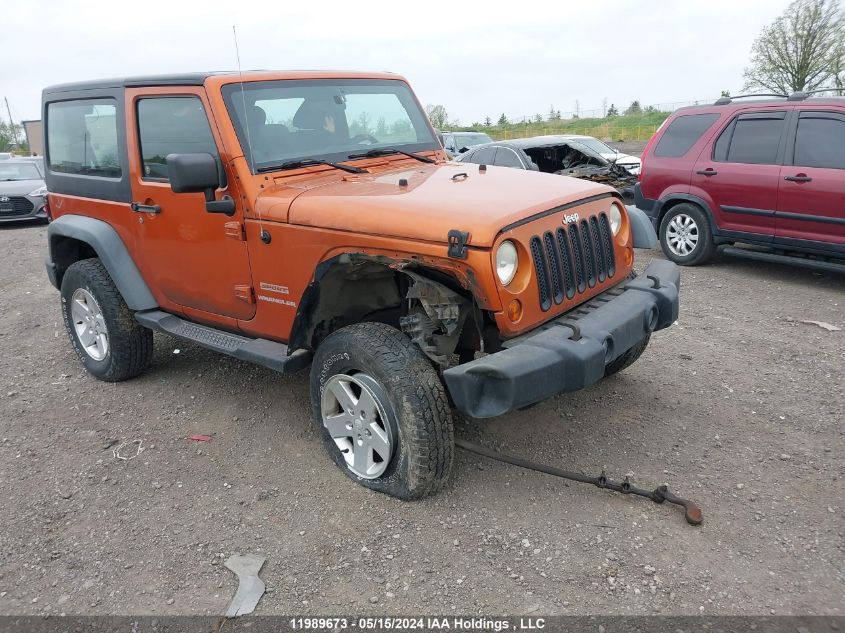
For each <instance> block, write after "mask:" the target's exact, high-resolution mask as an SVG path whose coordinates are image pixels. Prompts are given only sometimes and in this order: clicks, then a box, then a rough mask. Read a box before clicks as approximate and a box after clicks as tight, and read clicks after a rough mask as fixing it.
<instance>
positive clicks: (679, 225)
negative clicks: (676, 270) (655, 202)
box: [660, 203, 716, 266]
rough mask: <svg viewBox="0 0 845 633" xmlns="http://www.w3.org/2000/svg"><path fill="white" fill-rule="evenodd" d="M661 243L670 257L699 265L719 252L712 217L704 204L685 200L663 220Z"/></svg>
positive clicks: (678, 262)
mask: <svg viewBox="0 0 845 633" xmlns="http://www.w3.org/2000/svg"><path fill="white" fill-rule="evenodd" d="M660 245H661V246H662V247H663V253H664V254H665V255H666V257H668V258H669V259H670V260H672V261H673V262H675V263H676V264H680V265H682V266H697V265H699V264H704V263H705V262H707V261H709V260H710V259H712V257H713V255H714V254H715V253H716V244H715V243H714V242H713V231H712V229H711V227H710V219H709V218H708V217H707V214H706V213H704V211H702V210H701V208H700V207H698V206H696V205H694V204H688V203H683V204H679V205H677V206H674V207H672V208H671V209H670V210H669V212H668V213H667V214H666V215H665V216H664V217H663V221H662V222H661V223H660Z"/></svg>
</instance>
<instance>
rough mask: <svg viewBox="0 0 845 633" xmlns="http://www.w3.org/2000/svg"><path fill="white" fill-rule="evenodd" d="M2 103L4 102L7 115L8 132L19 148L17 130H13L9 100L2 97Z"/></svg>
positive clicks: (13, 124)
mask: <svg viewBox="0 0 845 633" xmlns="http://www.w3.org/2000/svg"><path fill="white" fill-rule="evenodd" d="M3 101H5V102H6V112H7V113H8V114H9V131H10V132H11V133H12V138H13V139H15V145H17V146H18V147H20V143H18V130H17V129H16V128H15V122H14V121H12V109H11V108H10V107H9V98H8V97H3Z"/></svg>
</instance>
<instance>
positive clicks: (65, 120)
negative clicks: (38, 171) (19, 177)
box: [47, 98, 122, 178]
mask: <svg viewBox="0 0 845 633" xmlns="http://www.w3.org/2000/svg"><path fill="white" fill-rule="evenodd" d="M47 154H48V156H49V166H50V169H51V170H52V171H54V172H57V173H62V174H74V175H80V176H103V177H107V178H120V177H121V174H122V170H121V167H120V154H119V151H118V142H117V102H116V101H115V100H114V99H110V98H100V99H77V100H74V101H59V102H55V103H51V104H49V105H48V106H47Z"/></svg>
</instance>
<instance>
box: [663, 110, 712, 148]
mask: <svg viewBox="0 0 845 633" xmlns="http://www.w3.org/2000/svg"><path fill="white" fill-rule="evenodd" d="M718 119H719V114H717V113H712V114H682V115H681V116H679V117H677V118H675V120H673V121H672V122H671V123H670V124H669V126H668V127H667V128H666V131H665V132H664V133H663V136H661V137H660V140H659V141H658V142H657V147H655V148H654V155H655V156H662V157H665V158H677V157H680V156H683V155H685V154H686V153H687V152H688V151H690V149H691V148H692V146H693V145H695V144H696V142H697V141H698V139H700V138H701V136H702V135H703V134H704V133H705V132H706V131H707V130H709V129H710V127H711V126H712V125H713V124H714V123H715V122H716V121H717V120H718Z"/></svg>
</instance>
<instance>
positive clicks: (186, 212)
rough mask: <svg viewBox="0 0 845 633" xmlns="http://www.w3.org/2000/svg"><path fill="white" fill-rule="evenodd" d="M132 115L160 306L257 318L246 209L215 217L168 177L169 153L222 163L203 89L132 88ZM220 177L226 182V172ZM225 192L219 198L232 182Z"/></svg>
mask: <svg viewBox="0 0 845 633" xmlns="http://www.w3.org/2000/svg"><path fill="white" fill-rule="evenodd" d="M126 109H127V113H126V120H127V128H128V129H129V130H132V133H130V135H129V139H128V143H127V145H128V150H129V160H130V171H131V181H132V200H133V207H134V208H135V209H137V210H136V212H135V215H136V216H137V224H136V229H137V233H136V235H137V244H138V253H139V257H140V260H141V261H139V262H138V263H139V265H140V268H141V270H142V272H143V275H144V277H145V278H146V279H147V281H148V283H149V284H150V286H151V289H152V290H153V292H154V293H155V294H156V295H157V296H158V297H159V301H161V300H162V298H163V299H164V302H162V308H164V309H167V310H171V311H177V312H182V313H188V315H189V316H192V317H194V318H197V319H199V320H202V319H203V318H205V319H206V320H210V321H218V322H219V321H220V319H219V318H218V317H221V316H222V317H230V318H231V319H240V320H245V319H250V318H252V316H253V315H254V314H255V302H254V298H253V293H252V280H251V272H250V265H249V255H248V252H247V246H246V242H245V241H244V239H243V232H242V229H241V226H242V222H243V208H242V207H241V205H240V204H237V208H236V211H235V215H234V216H232V217H228V216H225V215H221V214H211V213H208V212H207V211H206V209H205V198H204V197H203V194H201V193H174V192H173V190H172V189H171V188H170V182H169V180H168V177H167V162H166V157H167V155H168V154H183V153H198V152H202V153H209V154H212V155H213V156H214V157H216V158H217V160H218V162H220V160H221V159H220V149H221V148H222V144H221V141H220V137H219V134H218V132H217V129H216V126H215V125H214V124H213V120H212V121H209V117H208V115H207V113H208V112H209V108H208V104H207V102H206V96H205V92H204V90H203V89H202V88H201V87H196V88H193V87H181V86H180V87H179V88H178V94H174V92H173V89H172V88H171V89H170V91H169V92H167V93H166V94H165V93H162V92H161V88H138V89H129V90H127V91H126ZM221 164H222V163H221ZM221 175H223V177H224V178H225V173H224V170H223V169H221ZM229 185H231V183H229ZM222 188H223V189H224V191H218V198H219V197H220V195H221V194H225V193H226V188H227V183H225V182H224V183H223V185H222ZM230 195H231V194H230ZM232 197H233V198H234V199H235V200H238V199H239V196H234V195H233V196H232ZM162 296H163V297H162ZM231 324H232V325H234V323H231Z"/></svg>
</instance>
